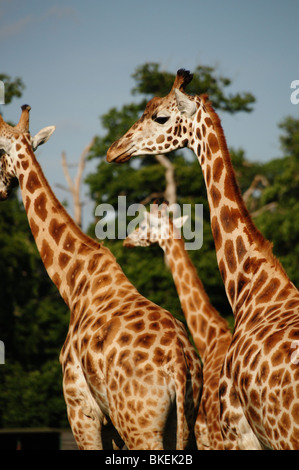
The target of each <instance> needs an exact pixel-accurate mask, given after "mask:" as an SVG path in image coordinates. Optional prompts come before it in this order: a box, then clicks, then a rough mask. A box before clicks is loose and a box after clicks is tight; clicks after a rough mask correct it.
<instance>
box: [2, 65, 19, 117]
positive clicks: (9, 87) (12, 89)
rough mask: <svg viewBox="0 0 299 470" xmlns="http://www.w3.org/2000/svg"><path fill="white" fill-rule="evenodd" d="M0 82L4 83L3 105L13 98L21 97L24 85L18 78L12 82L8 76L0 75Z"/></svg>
mask: <svg viewBox="0 0 299 470" xmlns="http://www.w3.org/2000/svg"><path fill="white" fill-rule="evenodd" d="M0 80H1V81H2V82H3V83H4V88H5V104H9V103H11V101H12V100H13V99H14V98H20V97H21V96H22V92H23V90H24V88H25V85H24V83H23V80H22V79H21V78H20V77H16V78H15V79H14V80H12V79H11V77H10V76H9V75H6V74H5V73H0ZM1 114H2V113H1Z"/></svg>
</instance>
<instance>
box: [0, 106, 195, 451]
mask: <svg viewBox="0 0 299 470" xmlns="http://www.w3.org/2000/svg"><path fill="white" fill-rule="evenodd" d="M22 109H23V112H22V118H21V121H24V120H25V121H26V122H27V121H28V119H29V118H28V114H29V109H30V108H29V107H28V106H24V107H23V108H22ZM18 126H19V127H18ZM18 126H16V127H10V126H8V125H7V124H6V123H5V122H4V121H3V120H2V118H0V149H2V151H4V152H5V153H4V154H3V153H2V157H1V161H0V195H1V198H2V199H5V198H7V197H8V195H9V190H10V188H11V186H12V185H13V182H14V180H15V179H16V178H17V179H18V181H19V184H20V188H21V193H22V198H23V202H24V207H25V210H26V212H27V217H28V221H29V224H30V228H31V231H32V234H33V236H34V238H35V241H36V245H37V248H38V250H39V252H40V256H41V258H42V261H43V263H44V265H45V268H46V270H47V272H48V274H49V276H50V278H51V279H52V281H53V282H54V284H55V285H56V287H57V289H58V290H59V292H60V294H61V296H62V297H63V299H64V301H65V302H66V304H67V305H68V307H69V309H70V314H71V315H70V324H69V330H68V333H67V338H66V341H65V343H64V346H63V348H62V351H61V354H60V362H61V364H62V370H63V392H64V397H65V401H66V404H67V412H68V418H69V422H70V425H71V428H72V431H73V434H74V436H75V439H76V441H77V444H78V446H79V448H80V449H103V439H102V434H105V430H107V428H109V427H110V428H111V427H112V428H113V432H114V434H115V438H114V440H115V447H116V448H121V447H122V446H123V444H125V445H126V447H127V448H128V449H163V448H164V447H167V446H169V447H170V448H178V449H183V448H185V447H186V445H187V442H188V440H189V437H190V435H191V434H192V429H193V426H194V421H195V418H196V414H197V408H198V406H199V399H200V393H201V387H202V372H201V365H200V362H199V359H198V357H197V355H196V353H195V350H194V348H193V347H192V346H191V344H190V342H189V340H188V337H187V334H186V331H185V329H184V327H183V325H182V324H181V323H180V322H178V321H177V320H175V319H174V318H173V317H172V315H171V314H170V313H169V312H167V311H166V310H164V309H162V308H161V307H159V306H157V305H155V304H153V303H152V302H150V301H149V300H147V299H146V298H144V297H143V296H142V295H140V294H139V292H138V291H137V290H136V289H135V287H134V286H133V285H132V284H131V283H130V282H129V281H128V279H127V278H126V276H125V275H124V273H123V272H122V270H121V268H120V266H119V265H118V264H117V262H116V260H115V258H114V256H113V255H112V253H111V252H110V251H109V250H108V249H107V248H105V247H104V246H103V245H100V244H99V243H97V242H95V241H94V240H93V239H91V238H89V237H87V236H86V235H85V234H84V233H83V232H82V231H81V230H80V229H79V227H78V226H76V225H75V223H74V222H73V220H72V219H71V218H70V217H69V215H68V214H67V212H66V211H65V209H64V208H63V207H62V205H61V204H60V203H59V201H58V200H57V199H56V197H55V195H54V194H53V192H52V190H51V188H50V186H49V184H48V182H47V181H46V178H45V176H44V174H43V172H42V170H41V167H40V165H39V163H38V162H37V160H36V158H35V155H34V153H33V150H32V148H35V147H37V145H39V144H41V143H43V142H44V141H46V140H47V138H48V137H49V135H50V134H51V133H52V132H53V130H54V128H47V129H46V130H43V131H41V132H40V133H39V134H37V136H35V137H34V138H31V136H30V134H29V132H28V125H27V127H26V126H25V129H20V125H18ZM175 415H177V420H176V421H177V429H176V427H174V428H173V427H172V429H173V431H174V433H173V434H174V435H173V436H172V435H171V428H170V429H169V428H167V427H166V426H167V423H168V422H170V421H171V419H172V418H173V416H175ZM165 431H166V432H165ZM168 438H170V441H171V442H167V439H168ZM171 438H172V439H171Z"/></svg>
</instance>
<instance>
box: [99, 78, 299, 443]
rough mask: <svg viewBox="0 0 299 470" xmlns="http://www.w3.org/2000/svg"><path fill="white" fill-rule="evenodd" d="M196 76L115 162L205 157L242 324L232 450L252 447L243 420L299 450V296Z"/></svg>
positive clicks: (120, 148) (220, 258)
mask: <svg viewBox="0 0 299 470" xmlns="http://www.w3.org/2000/svg"><path fill="white" fill-rule="evenodd" d="M192 78H193V75H192V74H190V72H188V71H186V70H184V69H180V70H179V71H178V72H177V75H176V78H175V80H174V83H173V86H172V89H171V91H170V92H169V94H168V95H167V96H166V97H164V98H158V97H155V98H153V99H152V100H151V101H149V102H148V104H147V106H146V108H145V111H144V114H143V115H142V117H141V118H140V119H139V120H138V121H137V122H136V123H135V124H134V125H133V126H132V127H131V129H129V130H128V132H127V133H126V134H125V135H124V136H123V137H121V138H120V139H119V140H118V141H117V142H115V143H114V144H112V146H111V147H110V149H109V150H108V152H107V160H108V162H111V161H115V162H119V163H121V162H125V161H127V160H128V159H130V158H131V157H133V156H136V155H142V154H156V153H157V152H159V153H166V152H169V151H172V150H176V149H178V148H182V147H188V148H189V149H191V150H192V151H193V152H194V153H195V155H196V156H197V158H198V161H199V164H200V165H201V168H202V172H203V177H204V181H205V185H206V189H207V198H208V202H209V208H210V220H211V229H212V233H213V237H214V242H215V249H216V256H217V262H218V266H219V270H220V273H221V275H222V279H223V282H224V286H225V290H226V293H227V297H228V300H229V302H230V304H231V307H232V310H233V313H234V318H235V328H234V332H233V337H232V342H231V345H230V347H229V349H228V352H227V355H226V357H225V361H224V365H223V369H222V373H221V378H220V382H219V387H220V388H219V395H220V405H221V428H222V433H223V436H224V440H225V447H226V448H229V449H235V448H237V447H238V446H239V447H242V446H243V445H244V436H242V435H241V434H240V432H239V430H238V429H239V428H238V427H237V426H236V423H237V422H238V420H241V421H242V420H243V421H244V420H248V422H249V424H250V426H251V428H252V429H253V431H254V434H255V436H256V438H257V441H258V442H257V443H256V448H271V449H299V366H298V361H297V360H294V358H295V355H296V351H294V348H296V346H297V345H298V339H299V316H298V305H299V294H298V290H297V289H296V287H295V286H294V284H293V283H292V282H291V281H290V279H289V278H288V276H287V274H286V273H285V271H284V269H283V267H282V266H281V264H280V263H279V261H278V260H277V259H276V258H275V256H274V255H273V251H272V245H271V243H270V242H269V241H268V240H266V239H265V238H264V237H263V236H262V234H261V233H260V232H259V231H258V229H257V228H256V226H255V225H254V223H253V221H252V219H251V217H250V215H249V213H248V210H247V208H246V206H245V203H244V201H243V199H242V196H241V193H240V189H239V186H238V184H237V180H236V176H235V173H234V170H233V166H232V162H231V158H230V155H229V151H228V148H227V144H226V139H225V136H224V133H223V129H222V126H221V122H220V119H219V117H218V115H217V114H216V112H215V111H214V109H213V107H212V105H211V103H210V102H209V101H208V97H207V95H200V96H198V95H195V96H190V95H188V94H187V93H186V91H185V88H186V86H187V85H188V83H190V81H191V80H192ZM297 347H298V346H297ZM244 422H245V421H244Z"/></svg>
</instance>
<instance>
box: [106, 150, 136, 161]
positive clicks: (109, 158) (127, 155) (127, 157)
mask: <svg viewBox="0 0 299 470" xmlns="http://www.w3.org/2000/svg"><path fill="white" fill-rule="evenodd" d="M133 153H134V152H131V153H122V154H120V155H117V156H113V155H112V156H111V155H109V154H107V162H108V163H112V162H113V163H125V162H127V161H128V160H130V158H131V157H132V156H133Z"/></svg>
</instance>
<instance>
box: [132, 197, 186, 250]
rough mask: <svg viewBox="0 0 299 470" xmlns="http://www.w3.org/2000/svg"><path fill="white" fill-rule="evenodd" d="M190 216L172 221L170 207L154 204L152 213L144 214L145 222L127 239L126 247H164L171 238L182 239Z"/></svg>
mask: <svg viewBox="0 0 299 470" xmlns="http://www.w3.org/2000/svg"><path fill="white" fill-rule="evenodd" d="M187 218H188V216H183V217H177V218H175V219H170V216H169V210H168V205H167V204H166V203H163V204H162V205H161V206H158V204H152V205H151V210H150V212H147V211H146V210H145V211H144V213H143V220H142V221H141V222H140V224H139V227H137V228H136V229H135V230H134V231H133V232H131V233H130V234H129V235H128V236H127V238H126V239H125V241H124V243H123V245H124V246H125V247H134V246H150V245H153V244H155V243H159V245H160V246H163V245H164V243H165V240H168V239H169V238H170V237H173V238H178V237H180V232H179V231H178V229H180V228H181V227H182V226H183V225H184V223H185V221H186V219H187Z"/></svg>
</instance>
